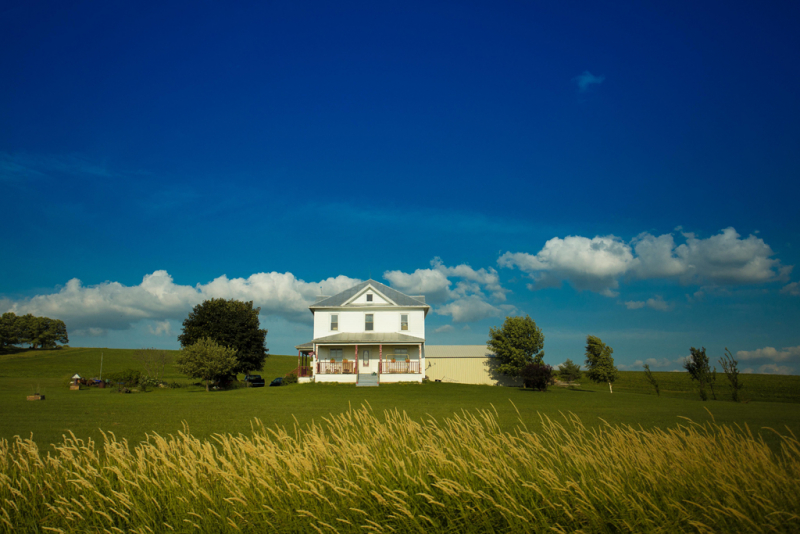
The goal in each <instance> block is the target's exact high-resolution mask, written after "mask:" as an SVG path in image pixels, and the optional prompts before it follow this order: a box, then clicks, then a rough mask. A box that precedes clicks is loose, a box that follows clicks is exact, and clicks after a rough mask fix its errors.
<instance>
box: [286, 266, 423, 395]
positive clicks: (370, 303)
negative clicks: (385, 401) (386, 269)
mask: <svg viewBox="0 0 800 534" xmlns="http://www.w3.org/2000/svg"><path fill="white" fill-rule="evenodd" d="M309 309H310V310H311V313H312V314H313V315H314V339H312V340H311V341H309V342H308V343H304V344H302V345H298V346H297V347H296V348H297V350H298V351H299V352H298V360H299V361H298V379H299V381H300V382H309V381H311V380H314V381H316V382H345V383H353V384H356V385H359V386H376V385H378V384H379V383H386V382H422V379H423V377H424V376H425V316H426V315H427V314H428V311H429V310H430V309H431V307H430V306H428V305H427V304H425V297H424V296H408V295H405V294H403V293H401V292H399V291H397V290H396V289H392V288H391V287H389V286H386V285H384V284H381V283H380V282H376V281H375V280H367V281H366V282H362V283H360V284H358V285H356V286H354V287H351V288H350V289H347V290H345V291H342V292H341V293H339V294H338V295H334V296H332V297H323V296H321V297H319V298H318V299H317V301H316V302H315V303H314V304H312V305H311V306H309Z"/></svg>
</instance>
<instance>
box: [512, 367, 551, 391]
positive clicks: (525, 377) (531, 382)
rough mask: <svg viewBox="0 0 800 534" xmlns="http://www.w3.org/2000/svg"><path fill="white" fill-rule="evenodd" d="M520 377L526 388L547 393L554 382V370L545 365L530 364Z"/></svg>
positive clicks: (523, 369)
mask: <svg viewBox="0 0 800 534" xmlns="http://www.w3.org/2000/svg"><path fill="white" fill-rule="evenodd" d="M519 376H520V377H521V378H522V383H523V385H524V386H525V387H526V388H533V389H537V390H539V391H547V386H549V385H550V384H551V383H552V382H553V368H552V367H550V366H549V365H547V364H545V363H529V364H528V365H526V366H525V367H523V368H522V371H521V372H520V374H519Z"/></svg>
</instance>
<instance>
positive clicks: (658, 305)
mask: <svg viewBox="0 0 800 534" xmlns="http://www.w3.org/2000/svg"><path fill="white" fill-rule="evenodd" d="M625 306H626V307H627V308H628V309H629V310H639V309H641V308H644V307H645V306H647V307H648V308H652V309H654V310H658V311H669V310H671V309H672V305H671V304H670V303H668V302H666V301H665V300H664V299H663V298H662V297H661V296H660V295H657V296H656V297H655V298H649V299H647V300H628V301H626V302H625Z"/></svg>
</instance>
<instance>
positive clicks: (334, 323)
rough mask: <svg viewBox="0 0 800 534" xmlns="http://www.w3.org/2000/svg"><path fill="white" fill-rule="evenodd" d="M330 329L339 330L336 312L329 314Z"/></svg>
mask: <svg viewBox="0 0 800 534" xmlns="http://www.w3.org/2000/svg"><path fill="white" fill-rule="evenodd" d="M331 330H339V315H338V314H336V313H332V314H331Z"/></svg>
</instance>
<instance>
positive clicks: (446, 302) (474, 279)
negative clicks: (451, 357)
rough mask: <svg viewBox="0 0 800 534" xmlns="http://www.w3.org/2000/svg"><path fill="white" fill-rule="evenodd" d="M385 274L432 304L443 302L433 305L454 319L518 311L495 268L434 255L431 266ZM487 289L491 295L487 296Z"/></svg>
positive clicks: (395, 284) (396, 285) (400, 287)
mask: <svg viewBox="0 0 800 534" xmlns="http://www.w3.org/2000/svg"><path fill="white" fill-rule="evenodd" d="M383 277H384V278H385V279H386V280H388V281H389V283H390V284H391V286H392V287H393V288H395V289H397V290H399V291H402V292H403V293H406V294H409V295H416V294H422V295H425V298H426V301H427V302H429V303H431V304H442V305H441V306H439V307H437V308H435V309H434V312H435V313H437V314H439V315H449V316H451V317H452V318H453V322H455V323H464V322H470V321H479V320H481V319H485V318H487V317H500V316H503V315H505V314H511V313H514V312H516V308H515V307H514V306H511V305H508V304H498V305H493V304H490V303H489V302H487V300H488V299H489V298H491V299H492V300H494V301H495V302H496V303H500V302H505V300H506V294H507V293H509V290H507V289H505V288H504V287H503V286H502V285H501V284H500V275H499V274H498V273H497V270H495V269H494V268H491V267H490V268H488V269H484V268H481V269H474V268H472V267H470V266H469V265H466V264H461V265H456V266H453V267H448V266H447V265H445V264H444V262H443V261H442V260H441V258H438V257H436V258H433V260H431V267H430V268H429V269H417V270H416V271H414V272H413V273H404V272H402V271H386V272H385V273H383ZM487 293H488V294H489V296H488V297H487Z"/></svg>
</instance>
